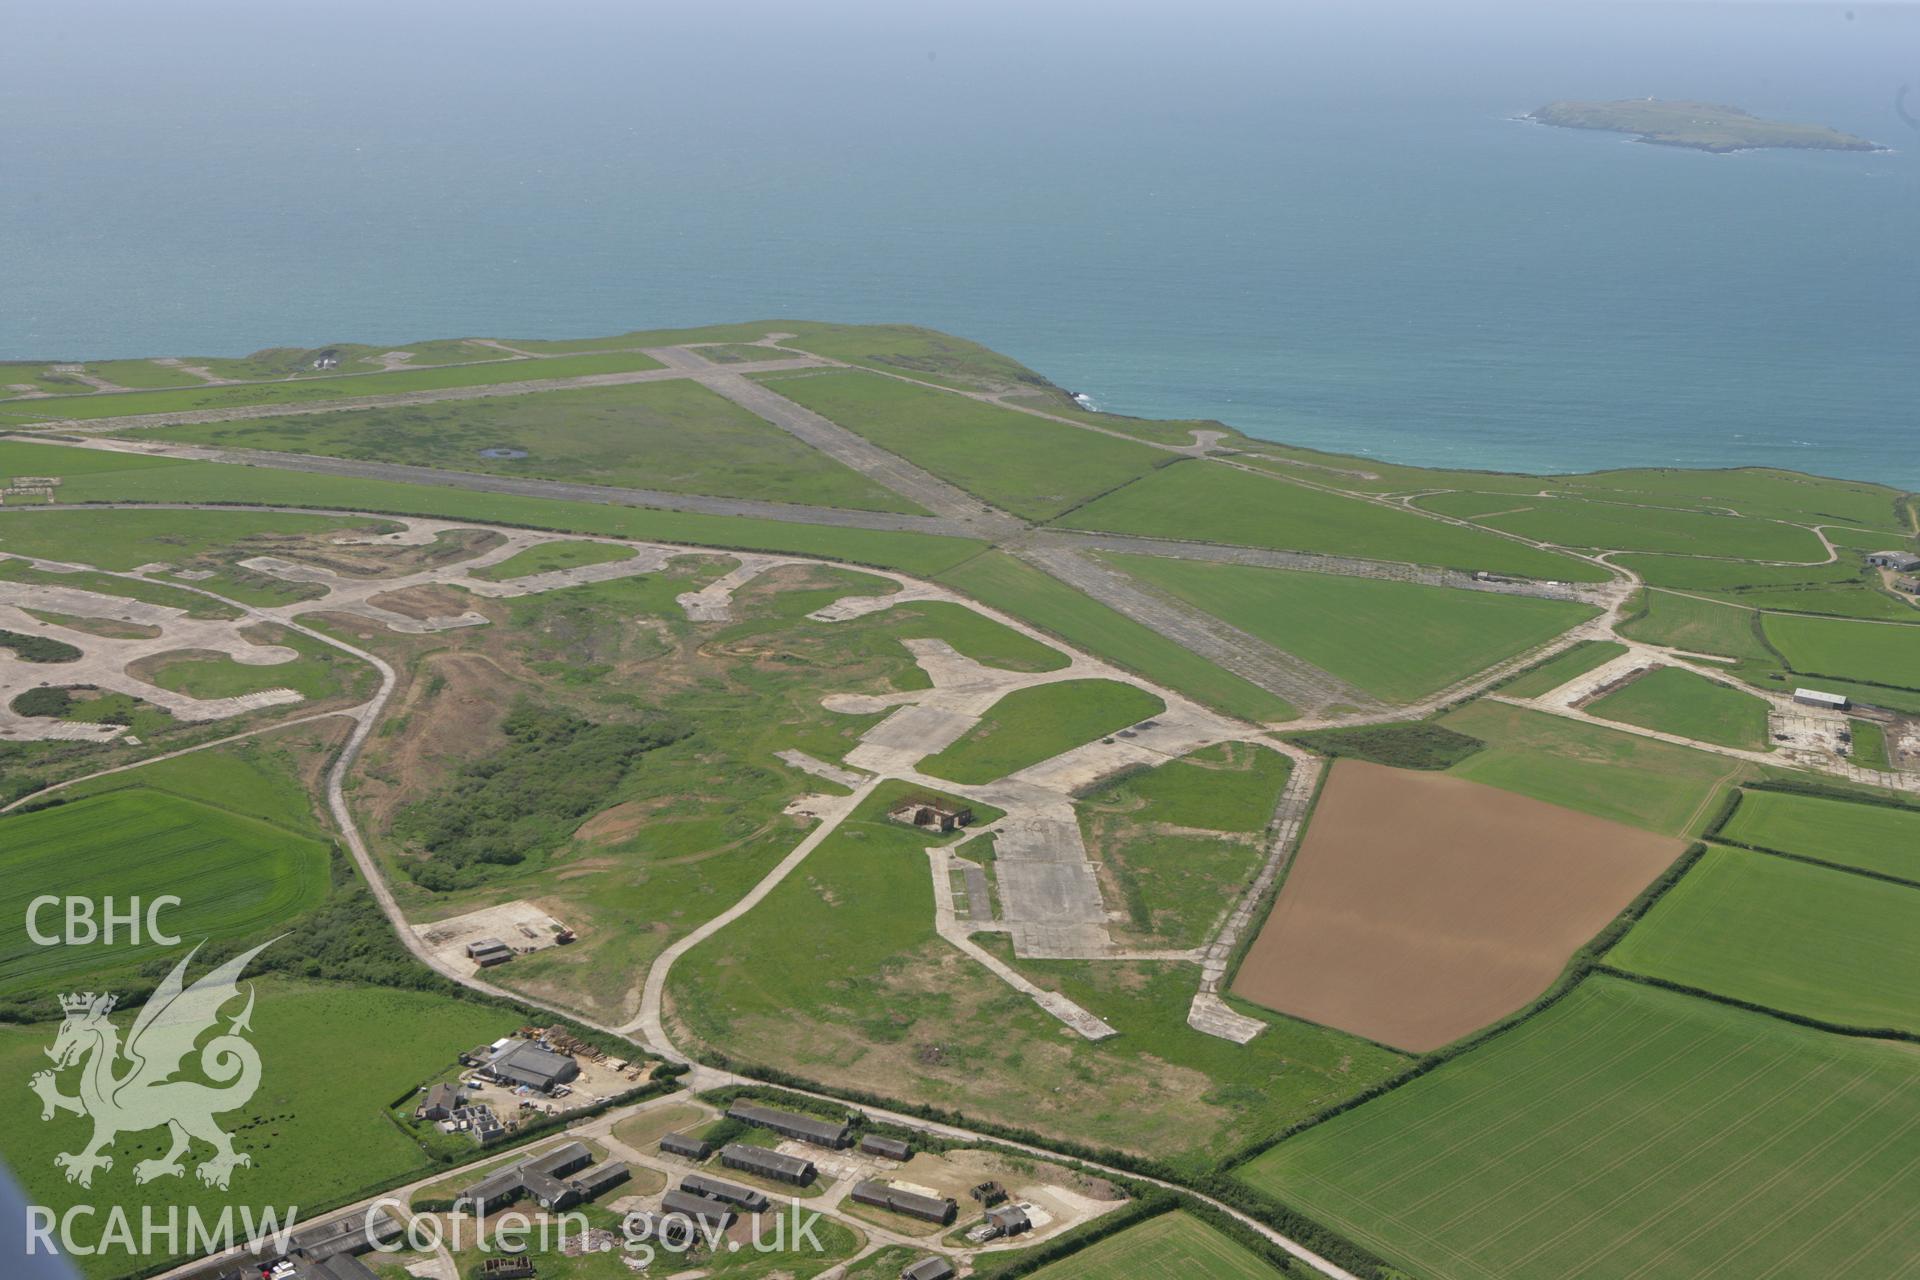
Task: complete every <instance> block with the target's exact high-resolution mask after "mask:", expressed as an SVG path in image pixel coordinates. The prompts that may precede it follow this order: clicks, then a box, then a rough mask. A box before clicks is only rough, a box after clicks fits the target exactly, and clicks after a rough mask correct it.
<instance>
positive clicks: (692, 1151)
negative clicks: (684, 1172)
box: [660, 1133, 713, 1160]
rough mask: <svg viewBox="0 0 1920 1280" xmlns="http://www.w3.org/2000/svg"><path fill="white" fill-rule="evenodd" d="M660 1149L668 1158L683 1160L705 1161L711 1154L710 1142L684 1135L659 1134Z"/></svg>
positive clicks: (711, 1146) (711, 1145)
mask: <svg viewBox="0 0 1920 1280" xmlns="http://www.w3.org/2000/svg"><path fill="white" fill-rule="evenodd" d="M660 1149H661V1150H662V1151H664V1152H666V1153H667V1154H668V1155H670V1156H679V1157H680V1158H681V1159H683V1160H705V1159H706V1158H707V1157H708V1156H710V1155H712V1154H713V1144H712V1143H711V1142H707V1141H704V1140H703V1139H700V1138H690V1137H688V1136H687V1135H686V1134H684V1133H663V1134H661V1135H660Z"/></svg>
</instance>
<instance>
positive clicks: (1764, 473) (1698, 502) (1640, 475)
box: [1546, 467, 1905, 529]
mask: <svg viewBox="0 0 1920 1280" xmlns="http://www.w3.org/2000/svg"><path fill="white" fill-rule="evenodd" d="M1546 487H1551V488H1553V489H1555V490H1557V491H1560V492H1565V493H1569V494H1584V495H1586V496H1589V497H1594V498H1604V499H1607V500H1610V501H1614V502H1637V503H1649V504H1653V505H1662V506H1673V507H1698V508H1701V509H1721V510H1725V509H1729V508H1731V509H1732V510H1735V511H1738V512H1739V513H1740V514H1741V515H1743V516H1757V517H1761V518H1771V519H1778V520H1792V521H1794V522H1795V523H1799V524H1835V523H1838V524H1853V525H1864V526H1866V527H1868V528H1873V529H1904V528H1905V525H1904V523H1903V522H1902V521H1901V520H1900V518H1899V517H1898V516H1897V515H1896V514H1895V510H1894V504H1895V503H1896V502H1897V501H1898V500H1899V497H1900V492H1899V490H1897V489H1890V488H1888V487H1887V486H1886V485H1883V484H1867V483H1864V482H1862V481H1858V480H1835V479H1831V478H1829V477H1826V476H1810V475H1805V474H1803V473H1801V472H1798V471H1778V470H1772V469H1769V468H1765V467H1738V468H1733V469H1729V470H1724V471H1693V470H1686V469H1681V468H1640V469H1633V470H1626V471H1596V472H1594V473H1593V474H1591V475H1584V476H1555V477H1551V478H1550V479H1549V480H1548V483H1547V486H1546Z"/></svg>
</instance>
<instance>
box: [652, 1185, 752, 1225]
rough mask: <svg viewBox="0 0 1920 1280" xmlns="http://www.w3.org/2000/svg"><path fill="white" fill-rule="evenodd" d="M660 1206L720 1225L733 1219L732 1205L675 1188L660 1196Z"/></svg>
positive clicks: (671, 1211)
mask: <svg viewBox="0 0 1920 1280" xmlns="http://www.w3.org/2000/svg"><path fill="white" fill-rule="evenodd" d="M660 1208H661V1209H662V1210H664V1211H665V1212H667V1213H678V1214H683V1215H685V1216H686V1217H689V1218H692V1219H693V1220H694V1221H696V1222H710V1223H713V1224H715V1225H718V1226H722V1227H724V1226H726V1225H727V1224H728V1223H729V1222H732V1221H733V1219H734V1212H733V1206H732V1205H730V1204H726V1203H724V1202H722V1201H719V1200H711V1199H708V1198H707V1197H706V1196H702V1195H695V1194H694V1193H693V1192H691V1191H681V1190H678V1189H677V1188H676V1189H675V1190H673V1191H669V1192H667V1194H665V1195H664V1196H661V1197H660Z"/></svg>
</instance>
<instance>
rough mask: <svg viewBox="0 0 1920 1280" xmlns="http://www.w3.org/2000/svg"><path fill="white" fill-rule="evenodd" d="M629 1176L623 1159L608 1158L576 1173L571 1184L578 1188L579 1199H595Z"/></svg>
mask: <svg viewBox="0 0 1920 1280" xmlns="http://www.w3.org/2000/svg"><path fill="white" fill-rule="evenodd" d="M631 1176H632V1175H631V1174H630V1173H628V1171H627V1166H626V1164H625V1163H624V1162H623V1161H619V1160H609V1161H607V1162H606V1163H605V1164H596V1165H594V1166H593V1167H591V1168H589V1169H587V1170H585V1171H584V1172H582V1173H579V1174H576V1175H575V1176H574V1179H573V1185H574V1187H575V1188H577V1189H578V1190H579V1192H580V1198H581V1199H583V1200H597V1199H599V1198H600V1197H601V1196H603V1195H605V1194H606V1193H607V1192H609V1191H611V1190H613V1188H615V1187H617V1186H619V1185H620V1184H621V1183H623V1182H625V1181H626V1180H627V1179H628V1178H629V1177H631Z"/></svg>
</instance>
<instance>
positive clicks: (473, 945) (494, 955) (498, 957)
mask: <svg viewBox="0 0 1920 1280" xmlns="http://www.w3.org/2000/svg"><path fill="white" fill-rule="evenodd" d="M467 959H469V960H471V961H473V962H474V963H475V964H477V965H479V966H480V967H481V968H482V969H487V968H491V967H492V966H494V965H496V964H505V963H506V962H507V961H509V960H511V959H513V948H511V947H509V946H508V945H507V944H506V943H504V942H502V941H500V939H498V938H482V939H480V941H478V942H469V943H468V944H467Z"/></svg>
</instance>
